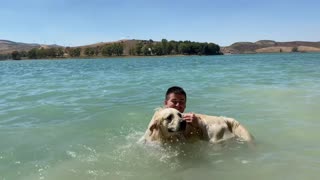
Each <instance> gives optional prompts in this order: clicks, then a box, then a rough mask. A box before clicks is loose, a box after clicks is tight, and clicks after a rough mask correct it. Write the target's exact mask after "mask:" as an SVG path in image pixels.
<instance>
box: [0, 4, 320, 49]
mask: <svg viewBox="0 0 320 180" xmlns="http://www.w3.org/2000/svg"><path fill="white" fill-rule="evenodd" d="M0 19H1V20H0V39H1V40H10V41H15V42H24V43H38V44H58V45H62V46H80V45H88V44H94V43H98V42H110V41H117V40H121V39H143V40H149V39H152V40H154V41H160V40H161V39H167V40H175V41H180V40H190V41H196V42H208V43H210V42H211V43H216V44H218V45H220V46H229V45H231V44H233V43H235V42H256V41H258V40H275V41H280V42H285V41H320V1H319V0H0Z"/></svg>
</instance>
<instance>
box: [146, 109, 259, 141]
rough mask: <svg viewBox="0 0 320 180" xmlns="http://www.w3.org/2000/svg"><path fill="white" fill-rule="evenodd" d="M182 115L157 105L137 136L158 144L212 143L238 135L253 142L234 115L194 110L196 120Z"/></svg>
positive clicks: (174, 110)
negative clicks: (184, 118) (229, 116)
mask: <svg viewBox="0 0 320 180" xmlns="http://www.w3.org/2000/svg"><path fill="white" fill-rule="evenodd" d="M182 116H183V114H182V113H180V112H179V111H178V110H176V109H174V108H159V109H157V110H156V111H155V113H154V115H153V117H152V119H151V121H150V123H149V125H148V129H147V131H146V132H145V134H144V136H143V137H142V138H141V139H140V140H142V141H144V142H158V143H161V144H165V143H177V142H195V141H199V140H203V141H208V142H210V143H213V144H215V143H220V142H223V141H226V140H228V139H233V138H240V139H241V140H243V141H246V142H248V143H253V140H254V138H253V136H252V135H251V134H250V133H249V131H248V130H247V129H246V128H245V127H244V126H242V125H241V124H240V123H239V122H238V121H236V120H235V119H233V118H228V117H222V116H210V115H205V114H195V116H196V117H197V119H198V122H193V123H187V122H186V121H185V120H183V117H182Z"/></svg>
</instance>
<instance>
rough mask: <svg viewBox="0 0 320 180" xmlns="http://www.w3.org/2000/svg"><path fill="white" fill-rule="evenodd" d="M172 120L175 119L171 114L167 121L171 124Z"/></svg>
mask: <svg viewBox="0 0 320 180" xmlns="http://www.w3.org/2000/svg"><path fill="white" fill-rule="evenodd" d="M172 118H173V115H172V114H170V115H169V116H168V117H167V120H168V121H169V122H171V121H172Z"/></svg>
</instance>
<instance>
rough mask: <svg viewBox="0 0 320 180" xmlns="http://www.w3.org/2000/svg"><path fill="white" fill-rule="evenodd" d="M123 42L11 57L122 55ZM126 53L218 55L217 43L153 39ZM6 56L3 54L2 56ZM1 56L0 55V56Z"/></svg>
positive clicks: (137, 42)
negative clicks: (158, 40)
mask: <svg viewBox="0 0 320 180" xmlns="http://www.w3.org/2000/svg"><path fill="white" fill-rule="evenodd" d="M124 51H125V43H124V42H120V43H110V44H105V45H102V46H95V47H92V46H91V47H65V48H63V47H51V48H43V47H42V48H34V49H31V50H30V51H13V52H12V53H11V54H10V56H11V59H14V60H20V59H45V58H68V57H72V58H77V57H112V56H123V55H124ZM127 51H128V52H126V55H131V56H162V55H219V54H222V53H221V52H220V47H219V45H216V44H214V43H199V42H191V41H168V40H166V39H162V40H161V41H160V42H155V41H153V40H151V39H150V40H140V41H136V42H135V43H133V45H131V46H130V47H127ZM5 57H8V56H4V55H3V58H5ZM0 58H1V57H0Z"/></svg>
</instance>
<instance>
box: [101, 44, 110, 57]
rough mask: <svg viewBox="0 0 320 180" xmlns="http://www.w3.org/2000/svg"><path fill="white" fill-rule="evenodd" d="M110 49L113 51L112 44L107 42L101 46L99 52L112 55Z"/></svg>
mask: <svg viewBox="0 0 320 180" xmlns="http://www.w3.org/2000/svg"><path fill="white" fill-rule="evenodd" d="M112 51H113V50H112V46H111V45H109V44H107V45H105V46H103V48H102V51H101V54H102V55H103V56H112Z"/></svg>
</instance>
